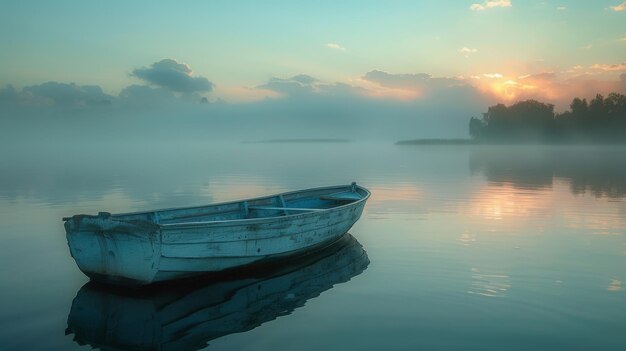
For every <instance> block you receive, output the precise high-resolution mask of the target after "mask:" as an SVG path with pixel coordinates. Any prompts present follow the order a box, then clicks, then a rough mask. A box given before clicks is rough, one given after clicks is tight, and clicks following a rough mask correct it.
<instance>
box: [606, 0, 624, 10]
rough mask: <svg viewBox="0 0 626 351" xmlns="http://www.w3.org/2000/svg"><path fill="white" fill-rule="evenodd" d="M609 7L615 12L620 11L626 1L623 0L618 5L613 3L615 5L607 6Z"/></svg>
mask: <svg viewBox="0 0 626 351" xmlns="http://www.w3.org/2000/svg"><path fill="white" fill-rule="evenodd" d="M609 8H610V9H611V10H613V11H615V12H621V11H624V10H626V1H624V2H623V3H621V4H619V5H615V6H609Z"/></svg>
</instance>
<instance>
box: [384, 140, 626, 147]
mask: <svg viewBox="0 0 626 351" xmlns="http://www.w3.org/2000/svg"><path fill="white" fill-rule="evenodd" d="M395 145H487V146H488V145H589V146H594V145H597V146H602V145H621V146H625V145H626V140H623V141H615V140H613V141H606V142H598V141H591V140H580V141H574V140H570V141H567V140H561V141H553V142H546V141H496V140H493V141H484V140H481V141H478V140H473V139H411V140H400V141H397V142H396V143H395Z"/></svg>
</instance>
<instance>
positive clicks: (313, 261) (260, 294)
mask: <svg viewBox="0 0 626 351" xmlns="http://www.w3.org/2000/svg"><path fill="white" fill-rule="evenodd" d="M368 264H369V259H368V257H367V253H366V252H365V250H364V249H363V247H362V246H361V245H360V244H359V243H358V242H357V241H356V239H355V238H354V237H352V236H351V235H350V234H346V235H344V236H342V237H341V238H340V239H339V240H338V241H336V242H335V244H333V245H331V246H329V247H327V248H326V249H324V250H318V251H316V252H315V253H313V254H311V255H307V256H306V257H304V258H299V259H297V260H291V261H289V262H286V263H285V262H283V261H281V264H280V265H278V264H274V265H270V266H268V267H265V269H264V270H263V271H262V272H263V273H262V274H250V272H238V273H239V274H238V275H229V276H228V277H227V278H224V277H222V278H220V277H216V278H214V279H210V280H203V281H198V282H197V283H194V284H193V285H189V284H188V285H185V284H177V285H175V286H167V287H163V288H162V289H156V290H155V289H150V290H148V291H140V292H128V291H125V290H120V289H114V288H109V287H103V286H99V285H97V284H93V283H88V284H86V285H85V286H83V287H82V288H81V289H80V290H79V292H78V293H77V295H76V297H75V298H74V301H73V302H72V308H71V310H70V313H69V315H68V320H67V330H66V333H67V334H74V340H75V341H76V342H77V343H79V344H81V345H84V344H89V345H91V346H92V347H93V348H102V349H107V350H108V349H116V350H117V349H124V350H126V349H128V350H131V349H132V350H198V349H204V348H205V347H206V345H207V343H208V342H209V341H211V340H214V339H216V338H219V337H222V336H224V335H228V334H232V333H240V332H245V331H248V330H251V329H254V328H256V327H258V326H259V325H261V324H263V323H265V322H268V321H271V320H274V319H276V318H279V317H281V316H284V315H287V314H290V313H292V312H293V311H294V310H295V309H297V308H299V307H301V306H303V305H304V304H305V303H306V302H307V300H309V299H312V298H315V297H317V296H319V295H320V294H321V293H322V292H324V291H326V290H328V289H330V288H332V287H333V286H334V285H336V284H340V283H345V282H347V281H349V280H350V279H352V278H353V277H355V276H357V275H359V274H360V273H361V272H363V271H364V270H365V269H366V268H367V266H368Z"/></svg>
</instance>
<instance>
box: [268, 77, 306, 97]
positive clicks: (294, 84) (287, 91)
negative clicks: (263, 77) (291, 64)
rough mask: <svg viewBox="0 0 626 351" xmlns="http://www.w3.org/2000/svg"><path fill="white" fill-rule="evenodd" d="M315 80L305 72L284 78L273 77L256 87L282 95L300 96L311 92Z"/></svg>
mask: <svg viewBox="0 0 626 351" xmlns="http://www.w3.org/2000/svg"><path fill="white" fill-rule="evenodd" d="M316 81H317V79H315V78H313V77H311V76H308V75H305V74H300V75H296V76H293V77H291V78H286V79H283V78H276V77H273V78H271V79H270V80H269V82H267V83H265V84H261V85H258V86H256V88H257V89H265V90H270V91H273V92H276V93H279V94H281V95H283V96H301V95H305V94H309V93H311V92H313V83H315V82H316Z"/></svg>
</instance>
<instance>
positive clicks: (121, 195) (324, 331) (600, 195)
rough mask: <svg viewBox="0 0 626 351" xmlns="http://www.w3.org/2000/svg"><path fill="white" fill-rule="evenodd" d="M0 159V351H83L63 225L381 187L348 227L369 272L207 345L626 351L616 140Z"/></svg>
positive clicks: (37, 151)
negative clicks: (69, 331) (299, 192)
mask: <svg viewBox="0 0 626 351" xmlns="http://www.w3.org/2000/svg"><path fill="white" fill-rule="evenodd" d="M16 150H19V153H16V152H15V151H16ZM0 156H1V157H0V168H1V169H2V173H1V174H0V235H2V239H3V245H1V246H0V261H1V263H2V265H0V274H1V275H2V289H0V301H2V302H0V303H1V304H2V306H0V307H1V310H2V311H3V313H2V314H1V315H0V327H1V328H0V330H2V331H1V332H0V345H2V349H3V350H5V349H6V350H13V349H20V350H22V349H44V350H45V349H50V350H60V349H63V350H72V349H77V350H80V349H85V350H87V349H89V346H80V345H79V344H78V343H76V342H74V340H73V336H72V335H65V333H64V331H65V329H66V327H67V326H68V318H69V316H70V311H71V309H72V301H73V300H74V299H75V298H76V297H77V296H78V295H80V291H81V287H82V286H83V285H84V284H85V283H86V282H87V279H86V277H84V276H83V275H82V273H80V271H79V270H78V269H77V267H76V265H75V264H74V262H73V260H72V259H71V257H70V256H69V251H68V248H67V244H66V241H65V233H64V230H63V226H62V222H61V220H60V219H61V217H63V216H68V215H72V214H76V213H97V212H98V211H110V212H126V211H134V210H144V209H145V210H148V209H154V208H166V207H177V206H192V205H201V204H205V203H210V202H215V201H225V200H233V199H242V198H246V197H252V196H258V195H264V194H271V193H276V192H281V191H286V190H293V189H299V188H307V187H314V186H323V185H329V184H344V183H349V182H351V181H353V180H356V181H358V182H359V183H360V184H362V185H364V186H366V187H368V188H369V189H370V190H371V191H372V197H371V199H370V200H369V202H368V205H367V207H366V209H365V212H364V215H363V217H362V218H361V220H360V221H359V222H358V223H357V224H356V225H355V226H354V227H353V229H352V230H351V231H350V232H351V233H352V235H354V237H356V239H357V240H358V242H359V243H360V244H361V245H362V246H363V248H364V249H365V251H367V256H368V258H369V261H370V263H369V265H368V267H367V270H365V271H363V272H362V273H360V274H358V275H356V276H354V277H353V278H352V279H351V280H350V281H348V282H346V283H343V284H339V285H335V286H334V287H332V288H329V289H326V290H323V291H321V292H320V294H319V296H317V297H315V298H311V299H308V300H306V302H305V303H304V306H302V307H298V308H297V309H295V310H294V311H292V313H291V314H289V315H286V316H283V317H280V318H277V319H274V320H270V321H266V322H264V323H262V324H260V325H259V326H256V327H255V328H252V329H251V330H249V331H246V332H241V333H234V334H225V335H224V336H221V337H218V338H214V339H212V340H210V341H209V346H208V349H218V350H219V349H242V348H254V349H255V350H275V349H299V350H318V349H340V348H346V349H348V348H350V349H357V348H358V349H411V350H413V349H416V348H423V349H435V350H449V349H476V350H485V349H487V350H496V349H497V350H501V349H519V350H522V349H607V350H613V349H614V350H618V349H621V346H623V345H624V344H626V336H625V334H624V333H623V330H624V327H625V326H626V291H625V289H624V287H625V286H626V268H625V267H626V237H625V235H626V202H625V199H626V177H624V175H625V174H626V149H624V148H620V147H609V146H607V147H584V146H577V147H561V146H553V147H534V146H497V147H459V146H450V147H448V146H432V147H424V146H421V147H420V146H416V147H414V146H394V145H386V144H367V143H358V142H351V143H341V144H332V143H330V144H324V143H312V144H306V143H295V144H289V143H281V144H272V143H267V144H240V143H210V142H206V143H198V142H193V143H192V142H179V143H177V142H168V143H161V144H156V145H155V144H150V143H136V144H132V143H126V144H114V145H113V144H99V145H89V144H88V145H87V146H81V148H77V147H75V146H72V145H70V144H61V143H59V144H58V145H53V146H45V147H44V146H41V145H12V147H11V148H3V149H2V150H0ZM287 294H288V293H287ZM144 302H145V301H144ZM131 304H132V302H131ZM242 308H244V309H245V308H246V307H242ZM239 312H241V311H239ZM244 312H245V311H244Z"/></svg>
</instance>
